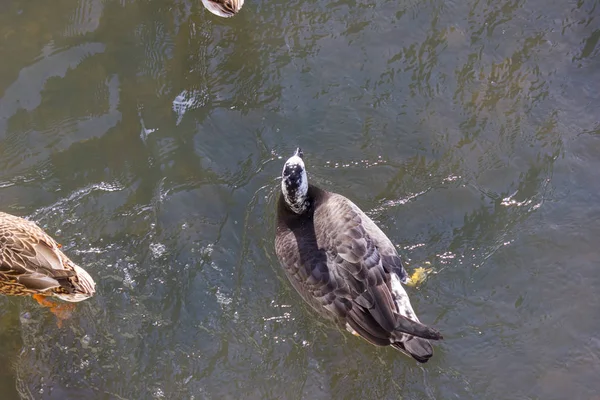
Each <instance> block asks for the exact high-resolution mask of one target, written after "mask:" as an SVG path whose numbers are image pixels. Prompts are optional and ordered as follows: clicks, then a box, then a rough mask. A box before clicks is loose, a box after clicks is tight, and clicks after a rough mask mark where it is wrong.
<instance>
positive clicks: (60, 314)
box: [50, 303, 75, 328]
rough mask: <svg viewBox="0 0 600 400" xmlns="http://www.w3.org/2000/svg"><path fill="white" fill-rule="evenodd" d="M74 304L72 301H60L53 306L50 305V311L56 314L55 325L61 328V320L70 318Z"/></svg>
mask: <svg viewBox="0 0 600 400" xmlns="http://www.w3.org/2000/svg"><path fill="white" fill-rule="evenodd" d="M74 309H75V304H73V303H62V304H56V305H55V306H54V307H50V312H51V313H52V314H54V315H55V316H56V326H58V327H59V328H62V323H63V321H65V320H67V319H69V318H71V316H72V315H73V310H74Z"/></svg>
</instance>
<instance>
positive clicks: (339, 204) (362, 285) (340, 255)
mask: <svg viewBox="0 0 600 400" xmlns="http://www.w3.org/2000/svg"><path fill="white" fill-rule="evenodd" d="M314 221H317V222H315V224H316V225H315V234H316V237H317V241H318V244H319V248H322V249H327V250H328V251H327V259H328V260H327V261H328V262H327V265H328V268H329V275H330V281H329V283H330V284H331V285H332V286H334V287H346V289H347V290H346V291H345V292H339V293H337V292H335V295H336V297H335V298H334V299H332V300H333V301H334V302H336V303H339V305H336V308H335V310H334V311H337V312H340V310H339V309H340V308H342V310H341V311H342V312H341V314H344V315H347V316H348V321H347V322H348V323H349V324H350V325H351V326H353V327H354V326H357V327H359V332H360V331H362V332H363V333H364V334H365V335H363V336H366V337H370V338H373V339H377V341H378V342H380V341H385V340H387V343H386V344H389V338H390V337H391V336H392V333H393V332H395V331H398V330H399V331H402V332H406V333H409V334H412V335H416V336H420V337H425V338H430V339H439V338H440V337H441V336H440V335H439V332H437V331H436V330H434V329H432V328H429V327H427V326H425V325H423V324H421V323H420V322H418V321H412V320H410V319H408V318H405V317H404V316H402V315H399V314H398V313H397V312H396V311H397V310H396V304H395V302H394V297H393V295H392V293H391V290H390V286H389V280H390V277H389V272H390V271H394V272H396V273H397V274H398V275H399V276H400V278H401V279H402V277H403V276H406V271H404V268H403V267H402V264H401V262H400V258H399V257H398V255H397V253H396V251H395V249H394V247H393V244H392V243H391V242H390V240H389V239H388V238H387V236H386V235H385V234H384V233H383V232H382V231H381V230H380V229H379V228H378V227H377V226H376V225H375V223H373V222H372V221H371V220H370V219H369V218H368V217H367V216H366V215H365V214H364V213H363V212H362V211H361V210H360V209H359V208H358V207H357V206H356V205H354V204H353V203H352V202H351V201H350V200H348V199H346V198H345V197H343V196H340V195H332V196H331V198H330V199H329V201H328V202H327V203H326V204H323V205H322V206H321V207H320V208H318V209H317V210H315V216H314ZM342 300H343V301H342ZM355 330H356V328H355Z"/></svg>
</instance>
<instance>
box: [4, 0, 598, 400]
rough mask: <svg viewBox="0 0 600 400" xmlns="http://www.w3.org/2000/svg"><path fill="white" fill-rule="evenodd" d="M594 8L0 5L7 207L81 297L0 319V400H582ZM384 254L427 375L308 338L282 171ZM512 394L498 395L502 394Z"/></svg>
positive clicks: (593, 278) (384, 2)
mask: <svg viewBox="0 0 600 400" xmlns="http://www.w3.org/2000/svg"><path fill="white" fill-rule="evenodd" d="M599 17H600V6H599V5H598V3H597V1H594V0H587V1H586V0H583V1H579V2H576V3H565V2H560V1H550V2H547V1H541V0H532V1H530V2H525V1H500V2H491V1H488V2H479V1H467V2H463V3H460V4H459V3H456V2H442V1H431V2H416V1H401V2H394V1H388V0H381V1H378V2H375V3H357V2H353V1H338V2H317V1H315V0H305V1H296V0H293V1H289V2H285V3H282V2H265V1H260V0H257V1H249V2H246V4H245V6H244V9H243V12H241V13H240V14H239V15H237V16H236V17H234V18H232V19H228V20H225V19H221V18H218V17H215V16H213V15H211V14H210V13H208V12H207V11H206V10H205V9H204V7H203V6H202V4H201V2H192V1H187V0H178V1H172V0H156V1H151V2H144V1H140V0H128V1H106V0H60V1H54V2H43V1H39V0H35V1H29V2H24V1H18V0H17V1H9V2H5V3H3V4H2V5H0V56H1V58H2V60H3V62H2V63H0V208H1V209H2V210H3V211H6V212H11V213H14V214H17V215H22V216H27V217H29V218H31V219H32V220H35V221H36V222H37V223H39V224H40V225H41V226H42V227H43V228H44V229H46V230H48V232H49V233H51V234H52V235H54V236H56V237H57V239H59V240H60V242H61V243H63V245H64V248H65V251H66V252H67V253H68V254H69V255H70V256H71V257H72V258H73V259H74V260H75V261H76V262H78V263H80V264H81V265H83V266H85V268H86V270H88V271H89V272H90V273H91V275H92V276H93V277H94V278H95V280H96V282H97V283H98V287H97V290H98V292H97V295H96V296H95V297H94V298H93V299H91V300H89V301H86V302H84V303H81V304H80V305H78V307H77V309H76V311H75V312H74V315H73V317H72V318H71V319H70V320H68V321H67V322H66V323H65V324H64V326H63V328H62V329H59V328H57V326H56V323H55V320H54V317H53V316H52V315H51V314H50V313H48V312H47V310H44V309H41V308H40V307H39V306H37V305H36V304H35V303H34V302H33V301H30V300H27V299H13V298H5V297H4V298H0V339H1V340H0V359H1V360H2V361H4V364H5V365H6V366H10V368H4V369H3V370H2V372H1V373H0V391H1V392H2V393H3V399H5V398H6V399H12V398H19V396H20V397H22V398H32V399H34V398H35V399H67V398H73V399H75V398H77V399H84V398H85V399H87V398H90V399H92V398H101V399H149V398H155V399H161V398H168V399H171V398H182V399H200V398H201V399H205V398H206V399H212V398H219V399H220V398H232V399H233V398H240V397H247V398H256V399H281V398H290V399H300V398H308V399H321V398H322V399H326V398H327V399H329V398H348V399H354V398H356V399H363V398H390V399H391V398H394V399H395V398H398V397H399V396H402V397H405V398H408V399H433V398H461V399H483V398H491V399H514V398H544V399H564V398H566V397H569V398H592V396H593V395H596V393H597V392H598V391H599V390H600V387H599V386H598V383H597V378H596V377H597V376H598V375H599V374H600V368H599V365H600V364H599V363H598V360H597V356H596V355H597V354H599V351H600V337H599V336H598V333H597V332H598V330H599V328H600V326H599V325H598V322H597V318H595V316H596V314H597V312H598V311H597V310H598V309H599V307H600V295H598V293H599V292H598V290H597V288H598V286H599V285H600V279H599V278H598V274H597V273H596V265H597V264H598V262H599V261H600V256H599V253H598V251H597V243H596V238H597V237H598V234H600V232H599V228H598V224H596V223H595V221H596V220H597V218H598V214H599V212H600V208H599V204H600V184H599V183H598V179H597V173H596V171H597V170H598V168H599V167H600V165H598V164H599V163H598V157H597V154H598V152H599V151H600V142H599V141H598V138H599V137H600V121H599V120H598V114H597V110H598V107H599V106H600V99H599V96H598V93H599V89H600V88H599V83H598V82H600V73H599V71H600V70H599V69H598V60H599V58H598V56H599V55H600V44H599V41H600V33H599V31H598V29H597V26H598V20H599ZM297 145H301V146H302V147H303V149H304V150H305V154H306V162H307V164H308V168H309V171H310V174H311V179H313V180H314V181H315V182H316V183H318V184H320V185H322V186H325V187H327V188H330V189H331V190H334V191H337V192H340V193H343V194H344V195H346V196H348V197H350V198H351V199H352V200H354V201H355V202H356V203H358V204H359V205H360V206H361V207H362V208H363V209H365V210H368V213H369V215H371V216H372V217H373V218H374V219H375V220H376V221H377V222H378V223H379V224H381V226H382V227H383V228H384V230H385V231H386V232H387V233H388V235H389V236H390V237H391V238H392V239H393V240H394V241H395V243H396V244H397V245H398V247H399V249H400V250H401V252H402V254H403V255H404V256H405V259H406V261H407V266H408V267H409V270H410V272H412V270H413V268H416V267H418V266H422V265H427V266H430V267H431V268H433V270H434V271H435V274H433V275H431V276H430V277H429V278H428V280H427V281H426V282H425V283H424V284H422V285H421V286H420V287H418V288H416V289H410V294H411V298H412V299H413V305H414V306H415V308H416V310H417V311H418V313H419V315H420V316H422V319H423V321H424V322H426V323H430V324H433V325H435V326H437V327H439V328H440V329H441V330H442V331H443V332H444V334H445V337H446V340H445V341H444V342H443V343H442V344H441V345H440V346H438V347H437V348H436V355H435V356H434V358H433V359H432V360H431V361H430V362H429V363H428V364H426V365H424V366H423V365H416V363H414V362H412V361H410V360H409V359H407V358H405V357H403V356H401V355H399V354H398V353H397V352H394V351H393V350H389V349H378V348H375V347H373V346H370V345H369V344H367V343H364V342H362V341H360V340H357V339H356V338H354V337H352V336H351V335H348V334H346V333H345V332H340V331H338V330H337V329H335V328H334V327H331V326H330V325H327V324H326V323H324V322H323V321H321V320H319V319H318V318H315V315H314V314H313V313H312V311H310V310H308V309H307V308H306V306H304V304H303V303H302V302H301V300H300V299H299V297H298V296H297V294H296V293H295V292H294V291H293V290H292V289H291V288H290V286H289V284H288V283H287V281H286V280H285V278H284V276H283V274H282V273H281V271H279V267H278V265H277V260H276V258H275V255H274V249H273V244H272V241H273V234H274V231H273V222H274V201H275V197H276V194H277V190H278V181H277V177H278V175H279V173H280V169H281V165H282V162H283V161H282V157H285V156H286V155H287V154H289V152H290V149H293V148H294V147H295V146H297ZM507 388H509V389H508V390H507Z"/></svg>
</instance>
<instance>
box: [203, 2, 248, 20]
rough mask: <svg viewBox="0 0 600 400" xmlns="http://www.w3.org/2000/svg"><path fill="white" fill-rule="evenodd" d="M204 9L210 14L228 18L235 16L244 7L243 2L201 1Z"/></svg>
mask: <svg viewBox="0 0 600 400" xmlns="http://www.w3.org/2000/svg"><path fill="white" fill-rule="evenodd" d="M202 4H204V7H206V9H207V10H208V11H210V12H211V13H213V14H215V15H217V16H219V17H223V18H229V17H233V16H234V15H235V14H237V13H238V12H239V11H240V10H241V9H242V6H243V5H244V0H202Z"/></svg>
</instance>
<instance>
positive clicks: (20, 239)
mask: <svg viewBox="0 0 600 400" xmlns="http://www.w3.org/2000/svg"><path fill="white" fill-rule="evenodd" d="M0 249H1V251H0V274H2V275H4V277H5V278H6V279H9V280H12V281H15V282H17V283H19V284H21V285H23V286H25V287H27V288H29V289H32V290H38V291H45V290H48V289H51V288H54V287H58V286H61V284H60V282H59V280H62V279H66V278H69V277H72V276H74V275H75V272H74V271H73V269H70V268H67V267H66V266H65V264H64V262H63V259H62V258H61V257H60V253H59V252H60V251H59V250H58V243H56V242H55V241H54V239H52V238H51V237H50V236H48V235H47V234H46V233H45V232H44V231H43V230H42V229H41V228H39V227H38V226H37V225H36V224H35V223H33V222H30V221H26V220H24V219H22V218H18V217H14V216H9V215H7V214H4V215H2V216H1V217H0Z"/></svg>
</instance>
